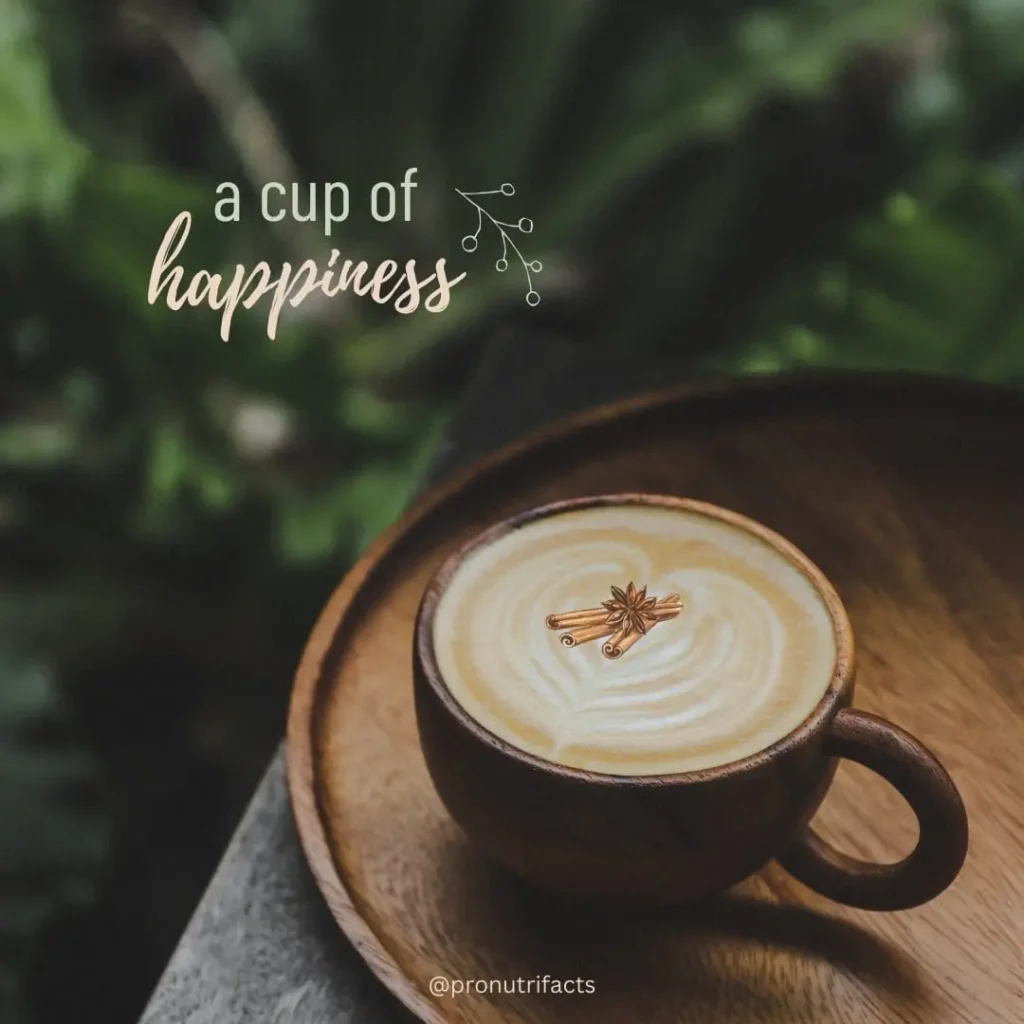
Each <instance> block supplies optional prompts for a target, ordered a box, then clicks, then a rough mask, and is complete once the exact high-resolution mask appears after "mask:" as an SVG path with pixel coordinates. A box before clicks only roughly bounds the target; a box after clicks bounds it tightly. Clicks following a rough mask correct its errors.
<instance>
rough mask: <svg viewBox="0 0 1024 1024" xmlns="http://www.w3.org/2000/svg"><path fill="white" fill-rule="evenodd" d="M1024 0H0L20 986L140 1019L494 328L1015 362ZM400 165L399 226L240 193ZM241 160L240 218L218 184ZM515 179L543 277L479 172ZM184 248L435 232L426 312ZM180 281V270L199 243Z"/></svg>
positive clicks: (1020, 327)
mask: <svg viewBox="0 0 1024 1024" xmlns="http://www.w3.org/2000/svg"><path fill="white" fill-rule="evenodd" d="M1022 101H1024V0H945V2H926V0H861V2H842V0H785V2H779V3H768V2H763V3H760V4H755V3H749V2H743V0H674V2H671V3H670V2H664V0H645V2H643V3H640V2H636V0H631V2H626V0H617V2H616V0H432V2H431V3H429V4H426V3H419V2H416V0H374V2H373V3H369V4H367V3H358V4H357V3H354V2H350V0H208V2H204V3H202V4H199V3H196V2H195V0H189V2H185V0H178V2H176V3H161V2H158V0H138V2H130V3H125V4H114V3H99V2H94V3H92V4H84V3H81V2H80V0H3V2H2V3H0V218H2V230H0V319H2V341H0V359H2V361H3V367H2V373H0V410H2V418H0V1021H3V1024H7V1022H8V1021H10V1022H18V1024H27V1022H33V1024H51V1022H53V1024H57V1022H60V1024H66V1022H67V1021H68V1020H82V1019H95V1020H103V1021H104V1022H106V1024H128V1022H134V1021H135V1019H136V1018H137V1016H138V1014H139V1013H140V1011H141V1010H142V1008H143V1005H144V1004H145V1001H146V999H147V997H148V995H149V993H150V991H151V989H152V987H153V986H154V984H155V983H156V981H157V978H158V976H159V973H160V971H161V969H162V967H163V966H164V964H165V962H166V960H167V958H168V956H169V954H170V952H171V950H172V948H173V946H174V944H175V941H176V939H177V937H178V935H179V934H180V932H181V930H182V928H183V927H184V925H185V924H186V922H187V920H188V918H189V916H190V914H191V911H192V909H193V907H194V906H195V904H196V902H197V900H198V898H199V896H200V894H201V892H202V889H203V888H204V886H205V883H206V881H207V879H208V878H209V876H210V874H211V872H212V870H213V868H214V866H215V864H216V862H217V859H218V857H219V855H220V853H221V851H222V850H223V847H224V845H225V843H226V841H227V839H228V837H229V835H230V832H231V830H232V827H233V825H234V824H235V823H236V821H237V819H238V817H239V815H240V813H241V811H242V809H243V807H244V805H245V802H246V800H247V798H248V796H249V794H250V792H251V791H252V789H253V787H254V785H255V783H256V781H257V779H258V777H259V775H260V773H261V771H262V769H263V767H264V765H265V763H266V761H267V760H268V758H269V756H270V754H271V753H272V751H273V749H274V747H275V745H276V743H277V742H278V740H279V738H280V736H281V733H282V730H283V722H284V712H285V707H286V701H287V696H288V690H289V686H290V683H291V677H292V672H293V670H294V667H295V665H296V663H297V660H298V657H299V654H300V650H301V647H302V645H303V643H304V641H305V639H306V636H307V634H308V631H309V630H310V628H311V626H312V623H313V621H314V619H315V617H316V615H317V613H318V612H319V610H320V607H321V605H322V603H323V602H324V600H325V599H326V597H327V595H328V593H329V592H330V590H331V589H332V587H333V585H334V584H335V583H336V581H337V580H338V578H339V577H340V576H341V574H342V573H343V572H344V570H345V569H346V567H347V566H348V564H349V563H350V562H351V560H352V559H353V557H354V556H355V554H356V553H357V552H358V551H359V550H360V548H361V547H363V545H364V544H365V543H366V542H367V540H368V539H370V538H371V537H373V535H374V534H376V533H377V532H378V531H379V530H380V529H381V528H382V527H383V526H384V525H385V524H387V523H388V522H389V521H390V520H392V519H393V518H394V517H395V516H396V514H397V513H398V512H399V511H400V510H401V509H402V507H403V505H404V504H405V503H406V501H407V499H408V498H409V496H410V494H411V493H412V491H413V490H414V489H415V486H416V483H417V479H418V477H419V475H420V473H421V472H422V470H423V467H424V466H425V465H426V463H427V462H428V461H429V458H430V456H431V453H432V452H433V450H434V446H435V444H436V443H437V439H438V437H439V433H440V431H441V430H443V427H444V423H445V420H446V417H447V416H448V415H449V412H450V409H451V408H452V404H453V402H454V401H455V400H456V398H457V396H458V395H459V393H460V391H461V390H462V389H463V388H464V386H465V383H466V381H467V379H468V377H469V375H470V374H471V372H472V370H473V367H474V364H475V362H476V360H477V358H478V356H479V354H480V352H481V349H482V346H483V344H484V343H485V341H486V340H487V339H488V338H489V337H490V336H492V335H493V333H494V331H495V330H496V329H497V328H498V327H500V326H503V325H510V324H514V325H517V326H520V327H526V328H527V329H531V328H533V329H538V330H540V329H543V330H553V331H556V332H558V333H560V334H563V335H564V336H566V337H569V338H573V339H576V340H578V341H579V342H580V343H582V344H585V345H589V346H593V347H594V348H595V349H596V348H601V349H604V350H611V351H617V352H619V353H621V358H622V359H623V360H628V359H639V358H644V359H646V358H657V357H667V358H671V359H673V360H674V361H677V362H678V361H680V360H683V361H686V360H689V361H690V362H691V363H692V364H693V366H694V369H695V370H701V371H704V370H716V371H727V372H731V373H775V372H778V371H782V370H785V369H787V368H791V367H805V366H812V367H821V366H836V367H858V368H859V367H868V366H873V367H888V368H895V367H901V368H911V369H918V370H927V371H939V372H949V373H955V374H965V375H971V376H975V377H980V378H985V379H990V380H1002V381H1008V380H1011V381H1012V380H1014V379H1015V378H1017V377H1019V376H1020V375H1021V374H1022V373H1024V290H1022V284H1024V199H1022V197H1021V193H1020V184H1021V176H1022V174H1024V102H1022ZM410 166H416V167H418V168H419V175H418V181H419V188H418V191H417V194H416V206H415V214H414V217H413V220H412V222H411V223H410V224H408V225H406V224H395V225H381V224H375V223H374V222H373V221H372V219H371V218H370V217H369V216H366V215H365V213H363V214H362V215H359V212H358V211H359V209H360V208H359V207H358V206H357V201H356V200H354V203H353V210H354V212H353V215H352V216H351V218H350V220H349V221H348V222H347V223H346V224H344V225H341V226H339V227H338V228H336V229H335V232H334V235H333V236H332V238H331V239H330V241H329V243H327V242H326V241H325V239H324V237H323V234H322V231H320V230H319V229H318V227H317V226H316V225H302V224H298V225H297V224H294V223H290V222H283V223H282V225H279V226H278V227H279V228H280V229H279V230H278V229H275V228H274V226H273V225H268V224H267V223H265V222H264V221H262V220H261V219H260V217H259V216H258V215H257V212H256V211H257V209H258V206H257V203H256V200H255V198H254V197H255V195H256V194H257V193H258V190H259V187H260V186H261V185H262V184H263V182H265V181H269V180H277V181H286V182H290V181H300V182H307V181H312V182H324V181H334V180H343V181H346V182H347V183H348V184H349V185H350V187H351V188H352V193H353V196H354V197H360V196H363V195H364V194H365V193H366V192H367V190H368V188H369V186H370V185H372V183H374V182H376V181H378V180H391V181H397V180H400V179H401V176H402V174H403V172H404V170H405V168H407V167H410ZM222 181H234V182H237V183H238V184H239V185H240V186H241V188H242V191H243V202H244V204H245V205H244V207H243V216H242V221H241V222H240V223H238V224H221V223H218V222H217V221H216V220H215V219H214V217H213V203H214V199H215V197H214V188H215V187H216V185H217V184H218V183H220V182H222ZM503 182H511V183H514V184H515V186H516V195H515V197H513V198H507V197H502V196H498V197H491V198H492V199H493V200H494V202H493V203H491V208H492V209H493V210H494V212H495V213H496V215H497V216H498V217H499V219H506V220H509V221H516V220H518V218H519V217H521V216H529V217H531V218H532V219H533V221H534V222H535V225H536V229H535V231H534V232H533V234H532V235H530V236H529V237H528V238H526V239H525V240H522V241H523V247H524V252H525V253H526V254H527V256H528V257H530V258H537V259H541V260H542V262H543V263H544V270H543V272H542V273H541V274H539V275H537V276H536V278H535V286H536V288H537V289H538V291H539V292H540V293H541V295H542V297H543V299H542V301H541V303H540V304H539V306H537V308H536V309H531V308H530V307H529V306H528V305H527V304H526V303H525V302H524V301H523V296H524V294H525V290H526V289H525V282H524V278H523V275H522V274H520V273H519V269H520V268H519V267H518V266H517V265H515V264H514V265H513V266H512V267H511V268H510V269H509V270H508V272H507V273H505V274H498V273H497V272H496V271H495V269H494V260H495V259H496V257H497V256H498V255H500V252H499V248H498V247H499V246H500V239H499V238H498V237H497V235H495V234H493V233H488V232H487V231H485V232H484V234H483V235H482V236H481V245H480V248H479V251H478V252H476V253H473V254H470V255H467V254H465V253H464V252H462V250H461V248H460V244H459V243H460V239H461V238H462V237H463V236H464V235H466V234H468V233H470V232H471V231H472V230H473V228H474V227H475V214H474V211H473V210H472V209H471V208H470V207H468V206H467V205H466V204H465V203H464V202H463V201H462V200H460V198H459V197H458V196H457V195H456V193H455V191H454V190H455V189H456V188H460V189H463V190H482V189H496V188H499V187H500V185H501V184H502V183H503ZM182 209H189V210H191V211H192V213H193V215H194V224H193V230H192V234H191V236H190V238H189V241H188V245H187V248H186V250H185V255H184V257H183V261H184V263H185V264H186V266H187V267H189V268H191V269H190V270H189V275H191V273H192V272H193V271H194V270H195V269H198V268H200V267H203V268H209V269H215V268H220V267H223V266H226V265H233V264H234V263H235V262H236V261H239V262H242V263H245V264H246V265H248V266H251V265H253V264H254V263H255V262H256V261H257V260H259V259H267V260H269V261H270V262H271V264H272V265H278V264H280V262H282V261H283V260H292V261H294V262H296V263H297V262H300V261H301V260H302V259H304V258H306V257H309V256H316V255H318V250H321V249H322V247H324V245H325V244H327V246H328V248H329V247H330V245H333V246H335V247H337V248H339V249H341V250H342V253H343V255H344V256H351V257H353V258H366V259H369V260H371V263H372V262H375V261H376V260H379V259H382V258H384V257H386V256H394V257H396V258H397V257H399V256H401V257H402V258H407V257H411V256H418V257H419V258H420V259H421V260H422V261H423V262H426V263H432V262H433V260H434V259H435V258H436V257H437V256H439V255H443V256H446V257H447V258H448V260H449V263H450V265H451V267H452V271H453V272H455V273H457V272H460V271H463V270H464V271H466V273H467V275H468V276H467V279H466V280H465V281H464V282H462V283H461V284H460V285H459V286H458V287H457V289H456V290H455V292H454V293H453V301H452V305H451V306H450V307H449V309H448V310H447V311H445V312H444V313H442V314H429V313H424V312H420V313H417V314H414V315H411V316H400V315H397V314H395V313H393V312H392V311H391V310H389V309H387V308H384V307H379V306H375V305H374V304H373V303H371V302H369V301H368V300H363V301H360V300H355V301H344V300H340V299H339V300H335V301H332V302H325V303H321V304H320V305H319V306H315V305H314V303H313V302H312V301H309V302H307V303H305V304H303V305H302V306H300V307H299V308H298V309H297V310H295V312H294V315H293V316H292V317H291V318H290V320H289V322H288V323H287V324H286V325H285V327H283V328H282V330H281V331H280V332H279V334H278V336H277V338H276V339H275V340H273V341H270V340H269V339H268V338H267V336H266V333H265V322H266V301H264V302H262V303H261V304H260V305H259V306H257V308H256V309H255V310H253V311H252V312H251V313H248V314H244V313H243V314H240V315H239V316H238V318H237V320H236V323H235V328H234V331H233V333H232V337H231V341H230V343H228V344H224V343H223V342H221V341H220V339H219V337H218V317H217V314H214V313H213V312H212V311H210V310H209V309H199V310H188V309H186V310H182V311H180V312H174V313H172V312H169V311H168V310H167V308H166V306H164V305H156V306H150V305H149V304H148V303H147V297H146V291H147V283H148V277H149V272H150V266H151V263H152V260H153V256H154V253H155V250H156V247H157V245H158V244H159V242H160V239H161V238H162V236H163V234H164V232H165V230H166V229H167V227H168V225H169V224H170V222H171V220H172V219H173V218H174V216H175V215H176V214H177V213H178V212H179V211H181V210H182ZM186 280H187V278H186Z"/></svg>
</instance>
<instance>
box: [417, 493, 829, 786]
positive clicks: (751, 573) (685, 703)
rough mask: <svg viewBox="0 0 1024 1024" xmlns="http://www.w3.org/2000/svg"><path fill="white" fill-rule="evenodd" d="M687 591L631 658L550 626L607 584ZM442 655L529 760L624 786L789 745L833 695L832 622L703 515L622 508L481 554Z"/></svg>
mask: <svg viewBox="0 0 1024 1024" xmlns="http://www.w3.org/2000/svg"><path fill="white" fill-rule="evenodd" d="M631 581H632V582H635V583H636V586H637V587H641V586H646V587H647V591H648V594H650V595H652V596H657V597H664V596H668V595H671V594H678V595H679V597H680V598H681V610H680V612H679V614H678V615H676V616H675V617H674V618H671V619H669V620H667V621H660V622H658V623H657V625H656V626H654V627H653V628H652V629H651V630H650V632H649V633H647V634H646V635H644V636H643V637H642V639H640V641H639V642H637V643H636V644H635V645H634V646H632V647H631V648H630V649H629V650H628V651H627V652H626V653H625V654H623V655H622V657H620V658H617V659H609V658H608V657H606V656H605V655H604V654H602V650H601V642H600V641H598V642H597V643H583V644H580V645H578V646H574V647H566V646H565V645H564V644H563V643H562V642H561V640H560V637H559V634H558V633H557V632H553V631H552V630H551V629H549V628H547V627H546V618H547V616H549V615H551V614H552V613H557V612H566V611H571V610H573V609H586V608H594V607H595V606H599V605H601V603H602V602H603V601H604V600H605V599H607V598H608V597H609V590H610V588H611V587H612V586H617V587H620V588H625V587H626V586H627V584H628V583H629V582H631ZM433 641H434V650H435V656H436V658H437V663H438V667H439V669H440V671H441V675H442V676H443V678H444V680H445V682H446V684H447V685H448V688H449V690H450V691H451V693H452V695H453V696H454V697H455V699H456V700H457V701H458V702H459V704H461V705H462V707H463V708H464V709H465V710H466V711H467V712H468V714H470V715H471V716H472V717H473V718H474V719H476V720H477V721H478V722H479V723H480V724H481V725H483V726H484V727H485V728H487V729H488V730H490V731H491V732H492V733H494V734H495V735H497V736H499V737H500V738H502V739H504V740H506V741H507V742H509V743H511V744H512V745H513V746H516V747H518V748H520V749H522V750H524V751H526V752H528V753H531V754H534V755H536V756H538V757H541V758H544V759H545V760H548V761H553V762H556V763H558V764H562V765H566V766H569V767H573V768H583V769H587V770H590V771H595V772H602V773H607V774H613V775H661V774H668V773H675V772H686V771H695V770H698V769H701V768H710V767H715V766H719V765H723V764H728V763H730V762H732V761H736V760H739V759H741V758H744V757H747V756H749V755H751V754H755V753H757V752H758V751H760V750H763V749H764V748H766V747H768V746H770V745H771V744H772V743H774V742H775V741H777V740H779V739H781V738H782V737H784V736H785V735H787V734H788V733H790V732H792V731H793V730H794V729H795V728H796V727H797V726H798V725H800V723H801V722H803V721H804V719H806V718H807V716H808V715H809V714H810V713H811V711H812V710H813V709H814V708H815V706H816V705H817V704H818V702H819V701H820V700H821V698H822V697H823V695H824V693H825V691H826V689H827V688H828V685H829V682H830V679H831V676H832V672H833V669H834V667H835V662H836V636H835V630H834V627H833V623H832V618H831V615H830V614H829V611H828V608H827V606H826V605H825V602H824V600H823V598H822V597H821V595H820V593H819V592H818V590H817V588H816V587H815V585H814V584H813V583H812V581H811V580H810V579H809V578H808V577H807V576H806V575H805V574H804V573H803V572H802V571H801V570H800V569H799V568H798V567H797V566H796V565H795V564H793V563H792V562H791V561H790V560H789V559H788V558H786V557H785V555H783V554H782V553H781V552H780V551H778V550H776V549H775V548H774V547H772V546H771V545H770V544H769V543H768V542H767V541H765V540H763V539H761V538H760V537H759V536H757V535H756V534H754V533H752V532H749V531H747V530H744V529H742V528H741V527H739V526H735V525H732V524H731V523H727V522H725V521H722V520H720V519H717V518H714V517H712V516H709V515H704V514H702V513H700V512H697V511H690V510H682V509H675V508H666V507H657V506H644V505H614V506H597V507H588V508H581V509H574V510H570V511H566V512H563V513H560V514H558V515H554V516H551V517H547V518H540V519H536V520H533V521H531V522H528V523H526V524H525V525H523V526H521V527H519V528H518V529H515V530H513V531H511V532H509V533H506V534H504V535H503V536H501V537H499V538H498V539H497V540H495V541H493V542H492V543H490V544H488V545H486V546H484V547H481V548H477V549H476V550H475V551H473V552H472V553H471V554H470V555H469V556H468V557H467V558H466V559H465V560H464V561H463V562H462V564H461V565H460V566H459V568H458V570H457V571H456V573H455V575H454V576H453V578H452V579H451V581H450V582H449V585H448V587H447V588H446V590H445V592H444V594H443V595H442V597H441V599H440V601H439V603H438V606H437V610H436V614H435V618H434V625H433Z"/></svg>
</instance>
